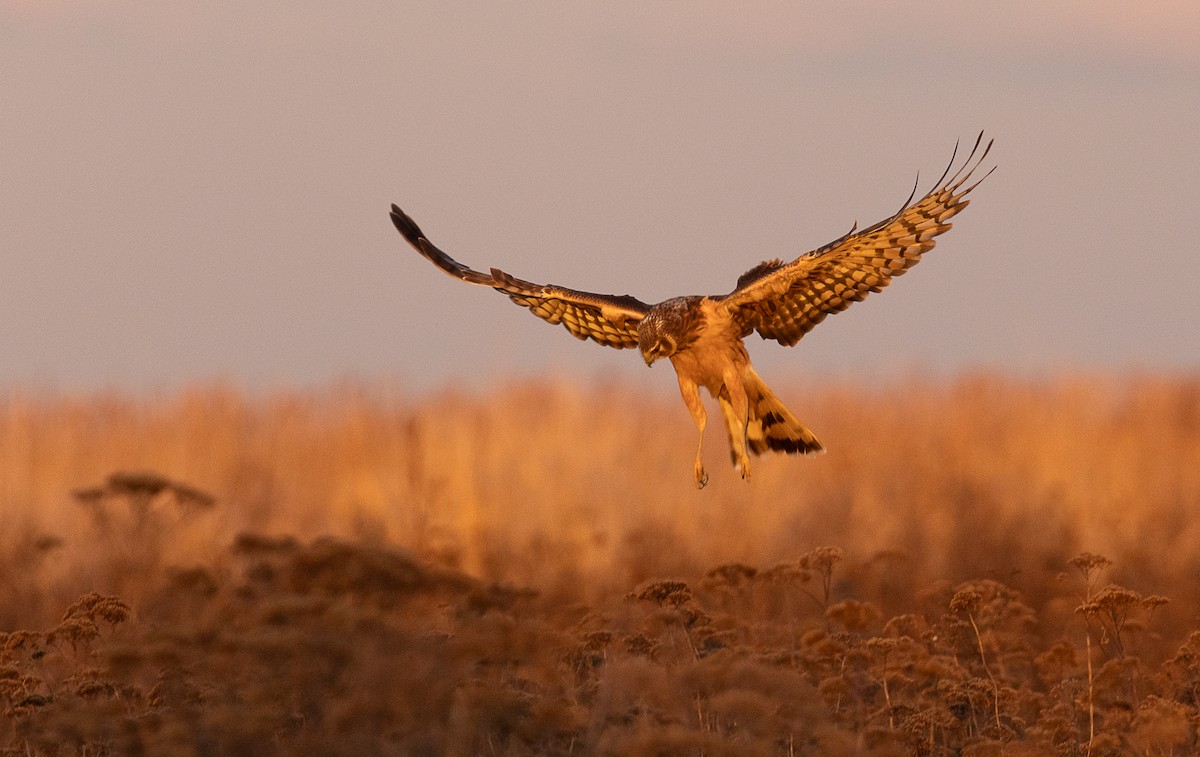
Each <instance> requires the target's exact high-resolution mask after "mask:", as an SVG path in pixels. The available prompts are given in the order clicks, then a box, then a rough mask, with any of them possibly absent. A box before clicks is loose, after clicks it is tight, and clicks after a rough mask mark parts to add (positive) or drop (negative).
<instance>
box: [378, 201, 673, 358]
mask: <svg viewBox="0 0 1200 757" xmlns="http://www.w3.org/2000/svg"><path fill="white" fill-rule="evenodd" d="M392 223H394V224H396V228H397V229H398V230H399V231H400V233H401V234H403V235H404V238H405V239H407V240H408V243H409V244H411V245H412V246H413V247H415V248H416V250H417V252H419V253H421V254H422V255H424V256H425V257H426V258H428V259H429V261H430V262H431V263H433V264H434V265H436V266H437V267H438V268H441V269H442V270H443V271H445V272H446V273H448V274H450V275H451V276H453V277H454V278H456V279H461V280H463V281H465V282H467V283H469V284H479V285H481V286H489V287H492V288H493V289H495V290H496V291H498V292H503V293H504V294H506V295H508V296H509V299H511V300H512V301H513V302H515V303H517V304H518V305H520V306H521V307H526V308H529V309H530V310H531V311H532V312H533V314H534V315H536V316H537V317H538V318H541V319H542V320H544V321H548V322H550V323H561V324H562V325H563V326H565V327H566V329H567V331H570V332H571V333H572V334H573V335H575V336H576V337H577V338H579V339H591V340H592V341H595V342H599V343H600V344H604V345H607V346H609V347H616V348H617V349H624V348H625V347H636V346H637V343H638V337H637V327H638V323H639V322H640V321H641V320H642V317H643V316H645V315H646V313H647V312H649V310H650V306H649V305H647V304H646V303H644V302H642V301H640V300H638V299H636V298H634V297H630V296H629V295H623V296H622V295H612V294H593V293H591V292H579V291H576V290H574V289H567V288H566V287H560V286H553V285H547V286H543V285H541V284H532V283H530V282H528V281H522V280H521V279H518V278H516V277H513V276H509V275H508V274H507V273H505V272H504V271H501V270H499V269H497V268H493V269H492V270H491V272H490V273H482V272H480V271H476V270H473V269H471V268H468V267H466V266H465V265H463V264H462V263H459V262H458V261H457V260H455V259H454V258H452V257H450V256H449V255H447V254H446V253H444V252H442V251H441V250H439V249H438V248H437V247H434V246H433V243H432V242H430V241H429V239H428V238H427V237H426V236H425V234H424V232H422V231H421V229H420V227H418V226H417V224H416V223H415V222H414V221H413V219H411V218H409V217H408V216H407V215H405V213H404V211H403V210H401V209H400V208H398V207H396V206H395V205H393V206H392Z"/></svg>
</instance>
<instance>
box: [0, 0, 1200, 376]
mask: <svg viewBox="0 0 1200 757" xmlns="http://www.w3.org/2000/svg"><path fill="white" fill-rule="evenodd" d="M981 129H986V130H987V133H988V134H989V136H993V137H995V139H996V146H995V148H994V149H993V153H992V158H991V159H992V161H994V163H995V164H996V165H998V166H999V168H998V169H997V171H996V173H995V174H993V175H992V176H991V178H989V179H988V180H987V182H985V183H984V184H983V185H982V186H981V187H980V188H979V189H978V190H976V192H975V193H974V195H973V202H972V205H971V207H970V208H968V209H967V210H966V211H965V212H964V213H962V214H961V215H959V216H958V217H957V218H956V219H955V228H954V230H952V231H951V232H949V233H948V234H947V235H945V236H943V237H941V238H940V243H939V245H938V247H937V249H935V250H934V251H933V252H932V253H930V254H929V255H927V256H926V258H925V260H924V261H923V262H922V263H921V264H920V265H919V266H917V267H916V268H915V269H913V270H912V271H911V272H909V273H908V274H907V275H905V276H904V277H903V278H900V279H898V280H897V281H895V282H894V283H893V284H892V286H891V287H889V288H888V289H887V290H885V291H884V292H883V293H881V294H877V295H872V296H871V297H870V298H869V299H868V300H867V301H866V302H863V303H858V304H856V305H854V306H853V307H852V308H850V310H848V311H847V312H845V313H842V314H839V315H836V316H833V317H831V318H829V319H828V320H826V321H825V322H824V323H823V324H821V326H819V327H818V328H817V329H816V330H815V331H814V332H812V333H811V334H810V335H809V336H807V337H806V338H805V340H804V341H803V342H801V344H800V345H799V346H798V347H796V348H793V349H785V348H782V347H779V346H777V345H775V344H774V343H764V342H761V341H759V340H758V338H757V337H751V339H750V340H749V341H750V342H751V343H752V344H751V350H752V354H753V356H754V359H755V362H756V364H757V365H758V367H759V372H760V373H761V374H762V375H763V376H764V377H765V378H766V379H767V380H768V381H769V382H771V381H775V382H786V381H788V380H796V381H803V380H806V379H808V378H811V377H823V376H829V375H834V376H840V375H847V376H871V377H874V376H888V375H892V374H898V373H906V372H912V371H929V372H934V373H938V374H947V373H949V374H953V373H957V372H960V371H970V370H974V369H978V368H993V367H994V368H1000V369H1003V370H1008V371H1011V372H1013V373H1014V374H1036V375H1040V374H1045V373H1047V372H1058V371H1063V370H1086V371H1109V370H1116V371H1127V370H1150V371H1159V370H1164V371H1176V370H1192V371H1194V370H1195V369H1196V367H1197V365H1200V336H1198V335H1197V331H1198V330H1200V303H1198V299H1200V298H1198V296H1197V291H1196V285H1195V282H1196V281H1200V243H1198V242H1197V236H1196V234H1195V232H1194V224H1195V221H1194V218H1195V216H1196V214H1197V212H1198V211H1200V3H1197V2H1196V1H1195V0H1177V1H1176V2H1161V3H1154V2H1149V3H1139V4H1137V6H1136V9H1135V8H1134V6H1131V5H1129V4H1128V3H1117V2H1099V1H1097V0H1070V1H1068V0H1050V1H1048V2H1038V3H1021V2H1012V1H1011V0H1006V1H1005V2H984V1H980V2H969V3H964V2H960V1H955V0H939V1H938V2H928V3H862V2H832V3H813V2H782V1H780V2H743V3H737V4H732V3H724V2H721V3H718V2H705V1H698V0H689V1H688V2H683V1H682V0H657V1H656V2H638V3H563V2H558V1H555V2H551V1H549V0H546V1H541V2H537V1H531V0H521V2H498V1H496V0H488V1H487V2H444V0H437V1H436V2H434V1H432V0H431V1H425V0H421V1H419V2H403V1H397V0H389V1H388V2H361V3H346V4H337V3H312V2H294V1H290V2H281V1H279V0H259V1H258V2H253V3H244V2H232V1H230V0H216V1H211V0H210V1H206V2H203V3H188V2H181V3H146V2H144V1H138V2H134V1H132V0H130V1H128V2H122V1H119V0H111V1H106V2H101V1H99V0H96V1H93V2H87V1H86V0H24V1H17V0H0V390H4V389H11V388H27V387H35V388H36V387H51V388H58V389H64V390H91V389H104V388H118V389H124V390H130V391H141V390H171V389H174V388H176V387H180V386H183V385H186V384H189V383H191V382H195V381H207V380H213V379H228V380H231V381H233V382H235V383H236V384H239V385H243V386H246V387H251V388H270V387H279V386H297V385H299V386H304V385H312V384H319V383H323V382H326V381H329V380H333V379H338V378H345V377H355V378H361V379H368V380H377V379H385V380H398V381H400V382H402V383H404V384H406V385H411V386H413V387H415V388H418V389H422V390H424V389H430V388H436V387H438V386H441V385H443V384H446V383H453V384H458V385H467V386H481V385H483V384H485V383H487V382H489V381H491V380H493V379H495V378H496V377H514V378H520V377H525V376H536V375H542V374H544V373H551V374H557V375H564V374H565V375H583V376H587V377H596V376H610V375H611V376H617V377H635V378H637V379H638V380H645V379H648V378H649V376H650V374H649V373H648V372H647V369H646V368H645V366H644V365H643V363H642V362H641V360H640V359H639V356H638V355H637V354H636V353H635V352H632V351H624V352H621V351H616V350H611V349H606V348H602V347H599V346H596V345H594V344H591V343H584V342H579V341H577V340H575V339H573V338H572V337H571V336H570V335H569V334H567V332H566V331H565V330H563V329H562V328H561V327H552V326H549V325H546V324H545V323H542V322H541V321H539V320H537V319H536V318H534V317H533V316H531V315H530V314H528V313H527V312H523V311H522V310H521V309H520V308H517V307H515V306H514V305H512V304H511V303H509V302H508V301H507V300H506V299H505V298H504V297H503V296H501V295H499V294H497V293H495V292H490V291H488V290H486V289H483V288H478V287H469V286H466V285H464V284H461V283H458V282H455V281H453V280H451V279H450V278H449V277H446V276H445V275H444V274H442V273H440V272H439V271H437V270H436V269H435V268H433V267H432V266H431V265H430V264H429V263H427V262H426V261H425V260H423V259H422V258H420V257H419V256H418V255H417V254H416V253H415V252H413V251H412V250H411V249H410V248H409V247H408V246H407V245H405V244H404V242H403V240H402V239H401V238H400V237H399V235H398V234H396V232H395V230H394V229H393V228H392V225H391V224H390V222H389V221H388V213H387V211H388V206H389V204H390V203H392V202H396V203H397V204H399V205H400V206H401V207H403V208H404V209H405V210H406V211H408V212H409V213H410V214H411V215H412V216H413V217H414V218H415V219H416V220H417V222H418V223H420V224H421V226H422V228H423V229H424V230H425V231H426V233H428V234H429V235H430V237H431V238H432V239H433V241H434V242H435V243H436V244H438V245H439V246H440V247H442V248H443V249H445V250H446V251H447V252H449V253H450V254H451V255H454V256H455V257H456V258H457V259H459V260H460V261H462V262H464V263H466V264H469V265H473V266H475V267H477V268H483V269H485V270H486V269H487V268H488V267H491V266H496V267H499V268H503V269H504V270H506V271H508V272H510V273H512V274H514V275H516V276H519V277H521V278H525V279H529V280H533V281H539V282H544V283H556V284H563V285H566V286H571V287H575V288H579V289H585V290H594V291H601V292H614V293H629V294H633V295H635V296H637V297H639V298H641V299H643V300H646V301H650V302H654V301H658V300H661V299H665V298H667V297H670V296H675V295H680V294H704V293H708V294H716V293H723V292H726V291H728V290H729V289H731V288H732V286H733V283H734V281H735V280H736V279H737V276H738V275H739V274H740V273H742V272H743V271H744V270H746V269H747V268H749V267H751V266H752V265H754V264H755V263H757V262H758V261H760V260H762V259H764V258H771V257H784V258H789V257H794V256H795V255H798V254H800V253H802V252H804V251H805V250H808V249H811V248H813V247H816V246H819V245H820V244H823V243H824V242H826V241H828V240H830V239H832V238H834V237H836V236H838V235H839V234H841V233H842V232H844V231H845V230H846V229H847V228H849V226H850V224H851V223H852V222H853V221H855V220H857V221H859V222H860V224H868V223H871V222H873V221H875V220H878V219H879V218H882V217H884V216H886V215H888V214H889V213H891V212H892V211H894V210H895V209H896V208H897V207H898V206H899V204H900V203H901V202H902V201H903V200H904V198H905V197H907V195H908V192H909V190H910V189H911V187H912V182H913V179H914V178H915V176H916V175H917V172H918V171H919V172H920V175H921V177H922V182H923V183H922V188H925V187H927V186H928V182H931V181H932V180H934V179H935V178H936V177H937V176H938V175H939V174H940V173H941V171H942V169H943V168H944V166H945V163H946V161H947V160H948V159H949V157H950V153H951V150H952V149H953V146H954V143H955V140H957V139H959V138H961V139H962V140H963V141H965V142H967V143H968V146H969V143H970V142H971V141H973V140H974V137H975V135H976V134H977V133H978V131H979V130H981ZM656 371H657V372H658V373H659V374H661V375H659V376H657V377H656V378H657V381H656V383H662V384H663V385H664V386H665V387H673V384H674V379H673V377H672V376H671V372H670V369H669V367H666V366H661V365H660V366H657V367H656Z"/></svg>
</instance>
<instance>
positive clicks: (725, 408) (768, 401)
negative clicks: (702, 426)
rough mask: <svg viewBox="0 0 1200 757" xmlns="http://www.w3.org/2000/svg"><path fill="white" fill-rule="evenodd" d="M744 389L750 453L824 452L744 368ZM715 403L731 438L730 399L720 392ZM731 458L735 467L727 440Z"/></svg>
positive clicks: (810, 433)
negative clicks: (748, 411)
mask: <svg viewBox="0 0 1200 757" xmlns="http://www.w3.org/2000/svg"><path fill="white" fill-rule="evenodd" d="M742 381H743V384H744V386H745V388H746V396H747V397H748V398H749V400H750V418H749V422H748V423H747V425H746V442H747V444H748V446H749V448H750V451H751V452H753V453H754V454H756V455H761V454H763V453H764V452H766V451H768V450H772V451H774V452H782V453H784V454H787V455H811V454H815V453H817V452H823V451H824V450H825V447H824V445H822V444H821V442H820V441H818V440H817V437H816V436H815V435H814V434H813V432H812V431H809V430H808V427H807V426H805V425H804V424H803V423H801V422H800V421H799V420H798V419H797V418H796V416H794V415H792V411H791V410H788V409H787V408H786V407H785V406H784V404H783V403H782V402H780V401H779V398H778V397H776V396H775V393H774V392H772V391H771V390H770V389H769V388H767V385H766V384H764V383H763V380H762V379H761V378H759V377H758V374H757V373H755V372H754V369H753V368H751V367H749V366H747V367H746V372H745V374H744V375H743V376H742ZM717 400H718V401H719V402H720V404H721V413H722V414H723V415H724V416H725V431H726V434H728V435H732V434H733V429H734V428H736V427H737V423H736V419H735V417H734V413H733V406H732V405H731V404H730V403H729V395H728V393H727V392H726V391H725V390H724V388H722V391H721V393H720V395H719V396H718V397H717ZM729 442H730V444H729V447H730V457H731V458H732V459H733V464H734V465H735V466H736V465H737V462H738V460H737V453H736V452H734V451H733V450H734V449H735V446H736V445H734V443H733V439H732V438H730V440H729Z"/></svg>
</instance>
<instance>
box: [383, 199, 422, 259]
mask: <svg viewBox="0 0 1200 757" xmlns="http://www.w3.org/2000/svg"><path fill="white" fill-rule="evenodd" d="M390 215H391V219H392V225H394V226H395V227H396V231H399V232H400V234H401V235H402V236H403V237H404V238H405V239H406V240H408V243H409V244H411V245H413V246H414V247H417V248H418V249H420V245H419V240H421V239H425V238H426V237H425V233H424V232H422V231H421V227H420V226H417V222H416V221H414V220H413V219H411V218H409V217H408V214H407V213H405V212H404V211H403V210H401V209H400V206H398V205H396V204H395V203H392V212H391V214H390Z"/></svg>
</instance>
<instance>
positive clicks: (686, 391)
mask: <svg viewBox="0 0 1200 757" xmlns="http://www.w3.org/2000/svg"><path fill="white" fill-rule="evenodd" d="M679 393H680V394H682V395H683V404H685V405H687V409H688V412H690V413H691V414H692V420H693V421H695V422H696V428H697V429H698V430H699V431H700V441H699V442H697V444H696V464H695V466H694V467H693V469H692V472H693V475H694V476H695V477H696V488H697V489H703V488H704V485H705V484H707V483H708V472H707V471H705V470H704V463H703V462H701V460H700V450H701V449H703V448H704V424H705V423H706V422H707V420H708V413H706V412H705V411H704V402H703V400H701V399H700V387H698V386H697V385H696V383H695V382H694V381H689V380H687V379H684V377H683V375H682V374H681V375H680V376H679Z"/></svg>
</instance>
